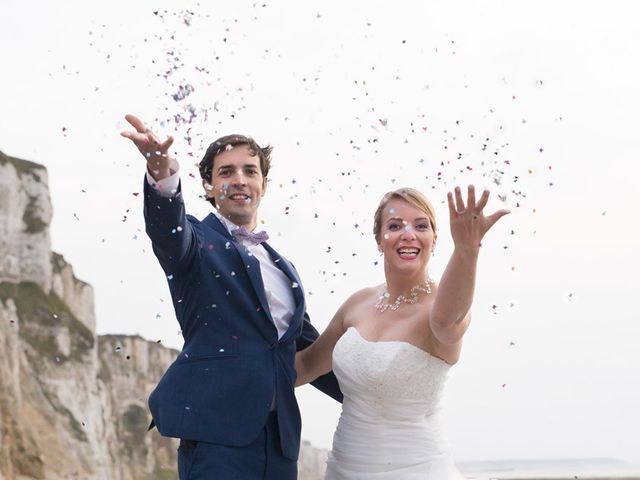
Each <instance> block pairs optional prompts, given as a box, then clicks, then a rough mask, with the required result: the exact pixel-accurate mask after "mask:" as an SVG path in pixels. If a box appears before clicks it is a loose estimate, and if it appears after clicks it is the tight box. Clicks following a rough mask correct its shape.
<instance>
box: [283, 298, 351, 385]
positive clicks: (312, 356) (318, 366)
mask: <svg viewBox="0 0 640 480" xmlns="http://www.w3.org/2000/svg"><path fill="white" fill-rule="evenodd" d="M345 305H346V302H345V303H344V304H343V305H342V306H341V307H340V308H339V309H338V311H337V312H336V314H335V315H334V316H333V318H332V319H331V322H330V323H329V325H328V326H327V328H326V329H325V331H324V332H322V334H321V335H320V336H319V337H318V339H317V340H316V341H315V342H313V343H312V344H311V345H310V346H309V347H307V348H305V349H304V350H301V351H299V352H297V353H296V362H295V367H296V373H297V378H296V387H299V386H300V385H305V384H307V383H309V382H312V381H313V380H315V379H316V378H318V377H319V376H321V375H324V374H325V373H329V372H330V371H331V354H332V353H333V347H335V345H336V342H337V341H338V339H339V338H340V337H341V336H342V334H343V333H344V328H343V311H344V309H345Z"/></svg>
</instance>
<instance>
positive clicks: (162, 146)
mask: <svg viewBox="0 0 640 480" xmlns="http://www.w3.org/2000/svg"><path fill="white" fill-rule="evenodd" d="M171 145H173V137H172V136H171V135H169V136H168V137H167V139H166V140H165V141H164V142H163V143H162V144H160V147H159V148H160V151H162V152H167V150H169V147H171Z"/></svg>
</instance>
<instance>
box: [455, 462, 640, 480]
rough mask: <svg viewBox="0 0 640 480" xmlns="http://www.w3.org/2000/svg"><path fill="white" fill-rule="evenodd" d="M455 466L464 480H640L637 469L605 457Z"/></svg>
mask: <svg viewBox="0 0 640 480" xmlns="http://www.w3.org/2000/svg"><path fill="white" fill-rule="evenodd" d="M457 466H458V468H459V469H460V471H461V472H462V474H463V476H464V477H465V478H467V479H482V480H494V479H495V480H525V479H526V480H578V479H580V480H640V466H638V465H631V464H629V463H627V462H624V461H621V460H616V459H609V458H592V459H559V460H558V459H553V460H498V461H482V462H459V463H457Z"/></svg>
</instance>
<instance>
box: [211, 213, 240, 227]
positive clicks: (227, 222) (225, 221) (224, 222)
mask: <svg viewBox="0 0 640 480" xmlns="http://www.w3.org/2000/svg"><path fill="white" fill-rule="evenodd" d="M213 214H214V215H215V216H216V217H217V218H218V220H220V223H222V225H224V226H225V227H226V229H227V231H228V232H229V233H231V232H233V231H234V230H235V229H236V228H238V225H236V224H235V223H233V222H232V221H231V220H229V219H227V218H224V217H223V216H222V215H221V214H220V212H218V210H214V211H213Z"/></svg>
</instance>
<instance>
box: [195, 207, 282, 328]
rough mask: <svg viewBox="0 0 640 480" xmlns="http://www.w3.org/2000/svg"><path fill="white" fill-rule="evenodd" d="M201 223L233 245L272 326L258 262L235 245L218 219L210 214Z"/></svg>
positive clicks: (245, 250)
mask: <svg viewBox="0 0 640 480" xmlns="http://www.w3.org/2000/svg"><path fill="white" fill-rule="evenodd" d="M203 222H204V223H205V224H206V225H208V226H210V227H212V228H213V229H214V230H216V231H217V232H219V233H220V234H221V235H223V236H225V237H226V238H228V239H229V241H230V242H231V244H232V245H233V249H234V250H235V251H236V252H238V255H240V258H241V259H242V266H243V267H244V269H245V271H246V273H247V277H249V281H250V282H251V286H252V287H253V289H254V290H255V292H256V296H257V297H258V301H259V302H260V307H261V308H262V310H263V311H264V312H265V314H266V315H267V317H268V318H269V321H270V322H271V323H272V324H273V318H272V317H271V310H270V309H269V302H267V296H266V295H265V291H264V283H263V282H262V275H261V274H260V262H259V261H258V260H257V259H256V258H255V257H254V256H253V255H248V253H247V249H246V248H244V247H243V246H242V245H238V244H237V243H236V241H235V240H234V239H233V236H232V235H231V234H230V233H229V230H227V227H226V226H224V225H223V224H222V222H221V221H220V219H219V218H218V217H216V216H215V215H214V214H213V213H210V214H209V215H208V216H207V217H206V218H205V219H204V220H203Z"/></svg>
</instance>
